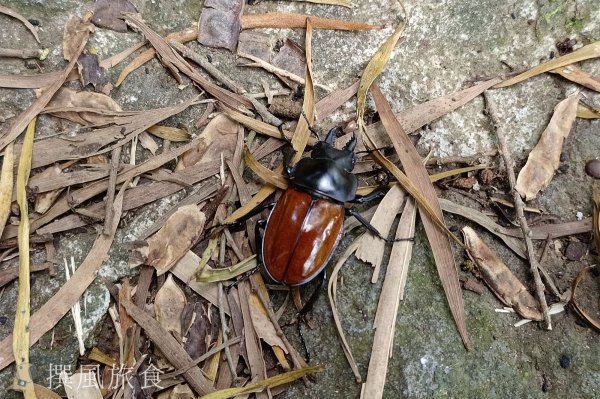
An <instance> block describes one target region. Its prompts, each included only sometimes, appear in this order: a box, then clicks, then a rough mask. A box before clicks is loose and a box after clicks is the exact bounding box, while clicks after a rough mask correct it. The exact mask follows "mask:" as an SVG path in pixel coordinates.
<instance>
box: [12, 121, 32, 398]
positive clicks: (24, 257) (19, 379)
mask: <svg viewBox="0 0 600 399" xmlns="http://www.w3.org/2000/svg"><path fill="white" fill-rule="evenodd" d="M36 119H37V118H36V117H34V118H33V119H32V120H31V122H29V126H27V132H26V133H25V138H24V141H23V149H22V150H21V159H20V160H19V169H18V172H17V204H18V205H19V211H20V214H21V221H20V223H19V235H18V237H19V292H18V297H17V308H16V312H15V325H14V328H13V336H12V337H13V340H12V341H13V342H12V344H13V356H14V358H15V363H16V372H15V378H14V381H13V386H12V387H13V389H15V390H17V391H21V392H23V394H24V396H25V398H27V399H29V398H35V392H34V389H33V380H32V379H31V374H30V372H29V366H30V364H29V346H30V344H29V341H30V339H29V331H30V330H29V321H30V318H31V308H30V302H31V298H30V290H31V282H30V276H29V266H30V265H29V210H28V206H27V191H26V186H27V181H28V180H29V174H30V173H31V154H32V148H33V136H34V134H35V122H36Z"/></svg>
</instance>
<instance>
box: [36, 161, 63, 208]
mask: <svg viewBox="0 0 600 399" xmlns="http://www.w3.org/2000/svg"><path fill="white" fill-rule="evenodd" d="M61 174H62V168H61V167H60V166H58V165H54V166H50V167H49V168H47V169H45V170H44V171H43V172H40V173H38V174H36V175H35V177H36V178H37V179H43V180H45V179H47V178H50V177H53V176H58V175H61ZM62 192H63V189H62V188H60V189H57V190H52V191H46V192H43V193H40V194H36V196H35V205H34V209H35V211H36V212H37V213H45V212H46V211H47V210H48V209H50V207H51V206H52V204H54V201H56V199H57V198H58V196H59V195H60V193H62Z"/></svg>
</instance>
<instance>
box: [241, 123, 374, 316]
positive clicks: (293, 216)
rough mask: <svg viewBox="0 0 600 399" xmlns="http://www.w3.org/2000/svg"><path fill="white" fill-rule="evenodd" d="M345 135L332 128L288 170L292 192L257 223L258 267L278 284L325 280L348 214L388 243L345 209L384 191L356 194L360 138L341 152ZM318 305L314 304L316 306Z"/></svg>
mask: <svg viewBox="0 0 600 399" xmlns="http://www.w3.org/2000/svg"><path fill="white" fill-rule="evenodd" d="M340 130H341V128H339V127H336V128H333V129H331V130H330V131H329V132H328V133H327V136H326V137H325V140H322V141H318V142H317V143H316V144H315V145H314V146H313V148H312V151H311V155H310V157H308V158H303V159H301V160H300V161H299V162H298V163H297V164H296V165H294V166H291V167H290V166H288V167H286V169H285V172H286V175H287V176H286V177H287V180H288V182H289V187H288V188H287V190H286V191H285V192H284V193H283V194H282V196H281V197H280V198H279V199H278V200H277V202H275V203H271V204H268V205H267V206H265V207H263V208H262V209H265V208H271V212H270V214H269V216H268V218H267V219H263V220H259V221H258V222H257V224H256V239H257V243H256V252H257V256H258V263H259V267H261V268H262V269H263V271H264V272H266V274H267V275H268V276H269V277H270V278H271V279H272V280H274V281H275V282H278V283H282V284H285V285H288V286H297V285H301V284H306V283H308V282H309V281H311V280H312V279H314V278H315V277H317V276H319V275H321V276H323V277H324V269H325V266H326V265H327V263H328V261H329V259H330V258H331V256H332V254H333V252H334V250H335V248H336V246H337V245H338V243H339V241H340V238H341V237H342V231H343V226H344V218H345V216H346V215H352V216H355V217H356V218H357V219H358V220H359V221H360V222H361V223H362V224H363V225H364V226H365V227H367V229H369V231H371V232H372V233H373V234H375V235H376V236H378V237H379V238H381V239H384V238H383V237H382V236H381V234H380V233H379V232H378V231H377V229H375V227H373V226H372V225H371V224H370V223H369V222H368V221H367V220H365V219H364V218H363V217H362V216H361V215H360V214H359V213H358V212H356V211H355V210H353V209H352V208H347V207H345V206H344V205H345V203H348V202H351V203H363V202H367V201H371V200H373V199H376V198H378V197H381V196H382V195H383V194H384V191H382V190H376V191H374V192H373V193H371V194H370V195H368V196H360V195H357V193H356V190H357V187H358V181H357V179H356V176H355V175H353V174H352V169H353V168H354V164H355V163H356V155H355V152H354V149H355V147H356V137H355V136H353V137H352V139H351V140H350V141H349V142H348V143H347V144H346V145H345V146H344V147H343V148H342V149H337V148H335V147H334V144H335V137H336V133H337V132H338V131H340ZM262 209H259V210H258V212H259V211H260V210H262ZM258 212H253V214H257V213H258ZM313 301H314V298H311V300H309V302H311V305H312V302H313Z"/></svg>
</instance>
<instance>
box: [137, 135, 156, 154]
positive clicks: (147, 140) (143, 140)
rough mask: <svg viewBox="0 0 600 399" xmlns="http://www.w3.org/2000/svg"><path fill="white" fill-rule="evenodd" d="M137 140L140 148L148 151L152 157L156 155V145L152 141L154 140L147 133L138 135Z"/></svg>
mask: <svg viewBox="0 0 600 399" xmlns="http://www.w3.org/2000/svg"><path fill="white" fill-rule="evenodd" d="M138 139H139V141H140V144H141V145H142V147H144V148H145V149H147V150H148V151H150V152H151V153H152V155H156V150H158V144H156V141H154V139H153V138H152V137H151V136H150V135H149V134H148V133H146V132H142V133H140V135H139V136H138Z"/></svg>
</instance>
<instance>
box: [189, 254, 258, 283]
mask: <svg viewBox="0 0 600 399" xmlns="http://www.w3.org/2000/svg"><path fill="white" fill-rule="evenodd" d="M257 265H258V262H257V261H256V255H252V256H250V257H249V258H246V259H244V260H242V261H241V262H239V263H237V264H235V265H233V266H229V267H226V268H222V269H208V268H204V270H202V272H201V273H200V275H199V276H198V277H197V278H196V281H199V282H201V283H216V282H218V281H226V280H231V279H232V278H235V277H237V276H239V275H240V274H244V273H246V272H249V271H250V270H253V269H256V267H257Z"/></svg>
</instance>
